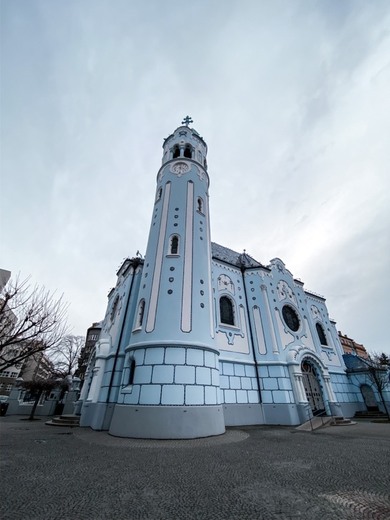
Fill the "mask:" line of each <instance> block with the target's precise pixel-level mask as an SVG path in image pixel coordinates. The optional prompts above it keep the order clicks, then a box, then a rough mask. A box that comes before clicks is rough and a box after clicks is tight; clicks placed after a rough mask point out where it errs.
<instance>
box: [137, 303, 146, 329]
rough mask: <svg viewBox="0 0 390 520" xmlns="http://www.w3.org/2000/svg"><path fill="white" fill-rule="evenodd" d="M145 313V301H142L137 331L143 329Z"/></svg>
mask: <svg viewBox="0 0 390 520" xmlns="http://www.w3.org/2000/svg"><path fill="white" fill-rule="evenodd" d="M144 313H145V300H141V301H140V302H139V304H138V312H137V321H136V323H135V328H136V329H140V328H141V327H142V322H143V321H144Z"/></svg>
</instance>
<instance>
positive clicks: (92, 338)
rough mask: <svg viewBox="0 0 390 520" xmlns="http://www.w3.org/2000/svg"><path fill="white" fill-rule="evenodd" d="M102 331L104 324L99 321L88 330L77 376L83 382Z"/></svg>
mask: <svg viewBox="0 0 390 520" xmlns="http://www.w3.org/2000/svg"><path fill="white" fill-rule="evenodd" d="M101 330H102V322H101V321H98V322H95V323H92V325H91V327H89V329H88V330H87V334H86V337H85V345H84V347H83V348H82V350H81V352H80V356H79V359H78V367H77V370H76V373H75V375H76V376H77V377H79V378H80V380H81V381H84V377H85V371H86V370H87V366H88V361H89V358H90V356H91V353H92V350H93V348H94V346H95V345H96V342H97V340H98V339H99V336H100V332H101Z"/></svg>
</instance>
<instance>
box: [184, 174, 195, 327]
mask: <svg viewBox="0 0 390 520" xmlns="http://www.w3.org/2000/svg"><path fill="white" fill-rule="evenodd" d="M193 219H194V183H193V182H192V181H189V182H188V183H187V209H186V224H185V226H186V235H185V245H184V273H183V293H182V309H181V330H182V331H183V332H190V331H191V321H192V262H193V259H192V254H193V239H194V237H193V233H194V226H193Z"/></svg>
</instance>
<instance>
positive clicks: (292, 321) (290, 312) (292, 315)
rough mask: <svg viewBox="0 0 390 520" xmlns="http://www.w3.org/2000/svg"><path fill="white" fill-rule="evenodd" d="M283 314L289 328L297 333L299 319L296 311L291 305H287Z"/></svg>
mask: <svg viewBox="0 0 390 520" xmlns="http://www.w3.org/2000/svg"><path fill="white" fill-rule="evenodd" d="M282 314H283V319H284V321H285V322H286V325H287V327H288V328H289V329H291V330H292V331H294V332H296V331H297V330H298V329H299V317H298V314H297V313H296V312H295V310H294V309H293V308H292V307H290V305H285V306H284V307H283V309H282Z"/></svg>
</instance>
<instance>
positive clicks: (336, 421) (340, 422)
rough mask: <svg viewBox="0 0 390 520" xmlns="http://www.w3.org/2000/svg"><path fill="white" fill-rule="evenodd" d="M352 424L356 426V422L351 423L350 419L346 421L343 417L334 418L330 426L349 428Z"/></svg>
mask: <svg viewBox="0 0 390 520" xmlns="http://www.w3.org/2000/svg"><path fill="white" fill-rule="evenodd" d="M352 424H356V422H354V421H351V419H346V418H345V417H334V418H333V423H332V426H350V425H352Z"/></svg>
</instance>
